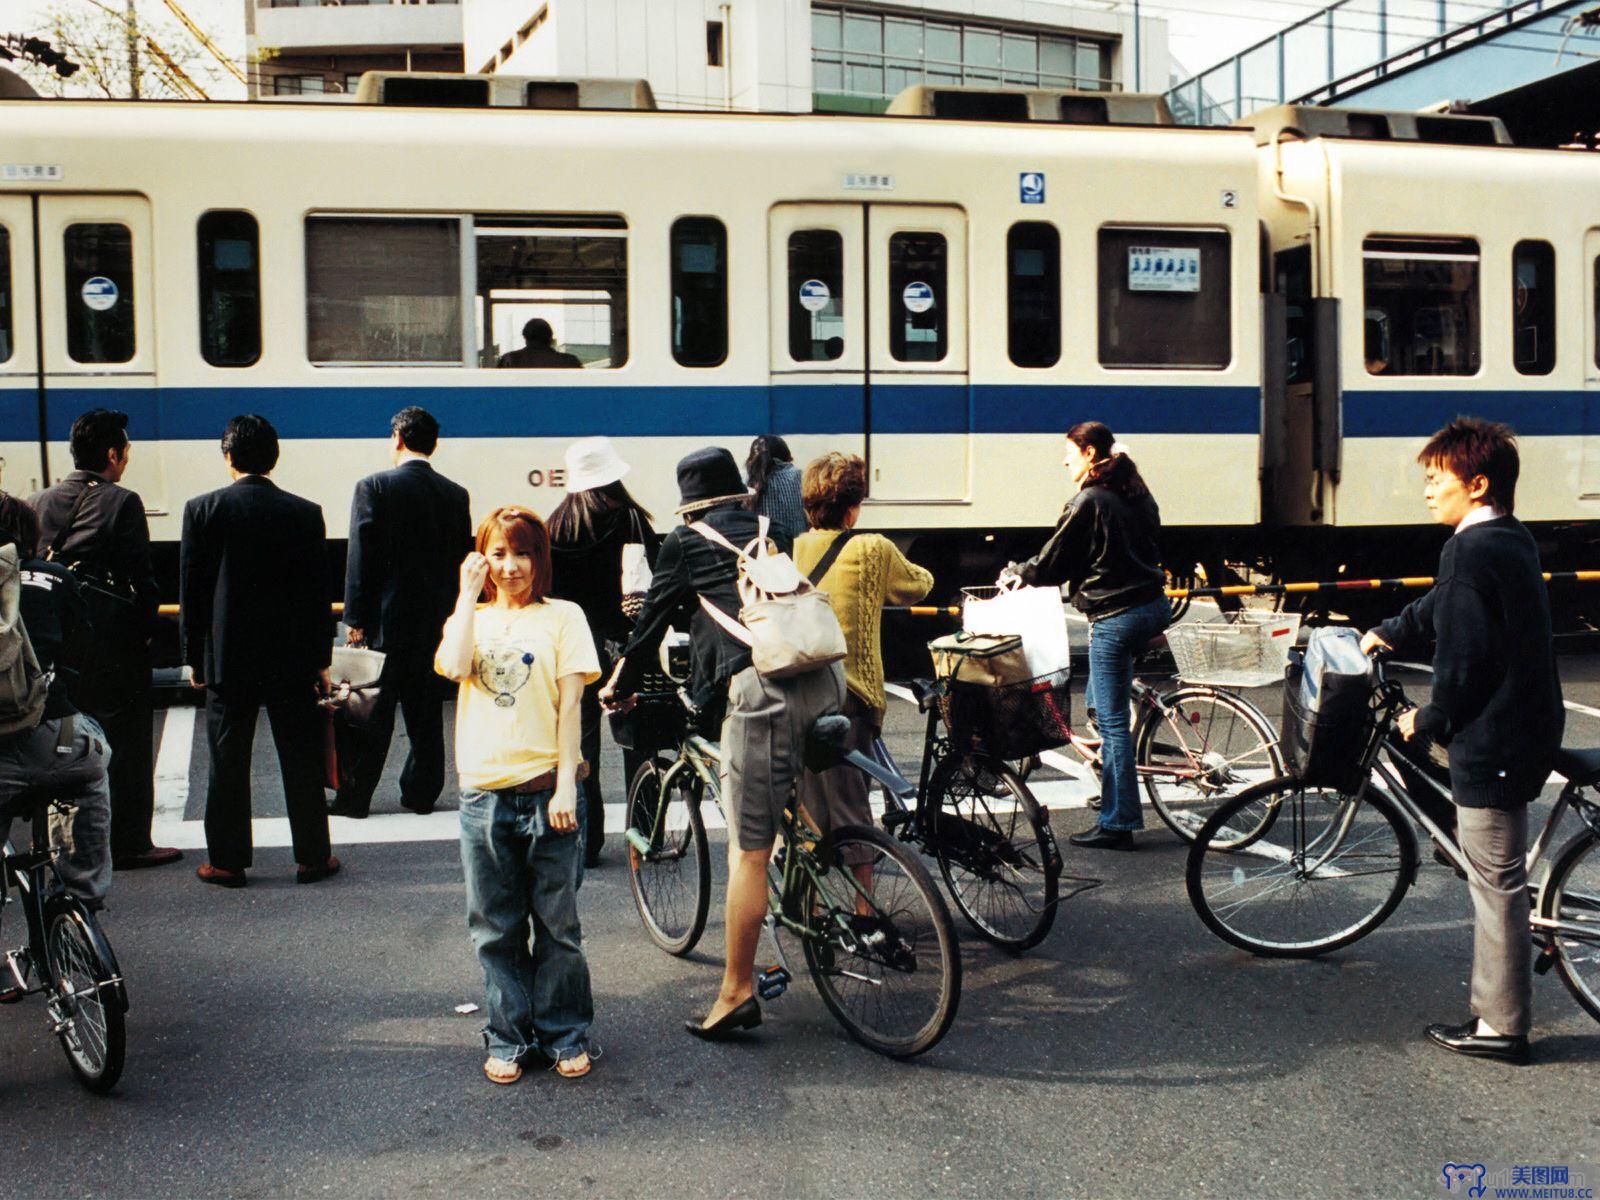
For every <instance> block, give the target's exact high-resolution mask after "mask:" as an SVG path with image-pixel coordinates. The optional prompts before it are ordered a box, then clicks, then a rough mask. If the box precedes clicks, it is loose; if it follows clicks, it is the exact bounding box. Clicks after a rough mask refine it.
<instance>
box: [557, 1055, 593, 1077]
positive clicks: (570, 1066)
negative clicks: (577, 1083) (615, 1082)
mask: <svg viewBox="0 0 1600 1200" xmlns="http://www.w3.org/2000/svg"><path fill="white" fill-rule="evenodd" d="M579 1060H582V1062H583V1065H582V1066H581V1067H580V1066H578V1062H579ZM592 1070H594V1059H593V1057H592V1056H591V1055H588V1054H580V1055H578V1056H576V1057H574V1058H563V1059H561V1060H560V1061H559V1062H557V1063H556V1065H555V1073H556V1074H557V1075H559V1076H561V1078H563V1079H582V1078H583V1077H584V1076H585V1075H587V1074H588V1073H589V1072H590V1071H592Z"/></svg>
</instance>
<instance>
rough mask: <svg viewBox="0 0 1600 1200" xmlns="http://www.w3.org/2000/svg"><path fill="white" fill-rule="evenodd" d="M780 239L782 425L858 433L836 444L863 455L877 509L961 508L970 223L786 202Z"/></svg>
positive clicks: (778, 212)
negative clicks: (952, 504)
mask: <svg viewBox="0 0 1600 1200" xmlns="http://www.w3.org/2000/svg"><path fill="white" fill-rule="evenodd" d="M771 234H772V237H771V281H772V282H771V287H772V292H773V297H772V383H773V397H774V402H773V414H772V417H773V425H774V428H776V429H778V431H779V432H786V431H787V429H788V428H794V429H805V430H807V431H811V432H834V431H849V435H850V436H849V437H847V438H845V439H843V440H842V441H840V442H839V443H837V444H836V445H835V447H834V448H837V449H848V450H852V451H854V452H856V453H860V454H862V455H864V457H865V458H866V459H867V479H868V494H869V497H870V498H871V499H872V500H874V501H880V502H890V503H906V502H909V503H919V502H921V503H928V502H934V503H937V502H946V501H956V500H964V499H965V498H966V497H967V495H968V491H969V482H968V470H969V449H968V440H969V438H968V435H969V432H970V429H971V423H970V411H971V410H970V401H969V390H968V374H967V282H966V279H967V277H966V266H967V256H966V218H965V216H964V215H963V214H962V212H961V211H960V210H959V209H955V208H948V207H940V206H923V205H898V204H870V205H867V204H784V205H779V206H778V207H776V208H775V209H773V213H772V226H771ZM796 386H801V387H804V388H805V389H806V390H805V392H804V393H796V394H795V395H794V396H793V397H791V396H789V395H787V394H786V389H790V388H793V387H796ZM802 397H803V398H802ZM796 401H799V403H796ZM786 418H788V420H787V421H786ZM857 431H859V433H857Z"/></svg>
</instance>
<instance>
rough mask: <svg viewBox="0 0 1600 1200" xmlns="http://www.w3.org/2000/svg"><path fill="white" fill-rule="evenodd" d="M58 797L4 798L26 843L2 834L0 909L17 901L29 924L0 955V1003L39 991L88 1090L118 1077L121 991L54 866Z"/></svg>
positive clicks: (122, 1049)
mask: <svg viewBox="0 0 1600 1200" xmlns="http://www.w3.org/2000/svg"><path fill="white" fill-rule="evenodd" d="M57 804H58V801H57V800H56V798H55V797H54V796H52V795H50V794H49V793H47V792H45V791H44V790H43V789H37V788H34V789H28V790H26V791H24V792H22V793H21V794H19V795H18V796H16V797H14V798H13V799H11V800H10V801H8V802H7V804H6V806H5V809H6V812H7V813H8V814H12V815H16V816H27V817H29V818H30V819H31V823H32V829H33V844H32V846H31V847H30V848H29V849H28V850H27V851H25V852H24V851H19V850H17V849H16V848H15V846H14V845H13V844H12V842H11V840H10V838H9V837H8V838H7V839H6V841H5V846H4V851H3V860H0V913H3V911H4V909H5V906H6V905H8V904H11V903H15V902H20V903H21V905H22V911H23V915H24V916H25V917H26V919H27V924H28V940H27V941H26V942H25V943H24V944H23V945H22V946H20V947H18V948H17V949H15V950H11V951H8V952H6V954H5V955H4V958H3V960H0V1004H16V1003H19V1002H21V1001H22V1000H24V999H26V998H27V997H28V996H32V995H37V994H43V995H44V997H45V1010H46V1013H47V1015H48V1022H49V1026H50V1032H51V1033H53V1034H55V1035H56V1037H57V1038H58V1039H59V1040H60V1042H61V1047H62V1049H63V1050H64V1051H65V1052H66V1055H67V1062H68V1064H69V1065H70V1066H71V1067H72V1071H73V1074H74V1075H76V1076H77V1077H78V1081H79V1082H80V1083H82V1084H83V1085H84V1086H85V1087H86V1088H88V1089H89V1090H90V1091H92V1092H100V1093H104V1092H109V1091H110V1090H111V1089H112V1088H113V1087H115V1086H116V1083H117V1080H118V1079H120V1078H121V1077H122V1068H123V1062H124V1059H125V1055H126V1050H127V1031H126V1023H125V1014H126V1013H127V1011H128V992H127V987H126V985H125V984H124V982H123V978H122V972H121V970H120V968H118V966H117V960H116V956H115V955H114V954H113V953H112V952H111V945H110V943H109V942H107V941H106V937H105V934H104V933H103V932H101V929H100V924H99V922H98V921H97V920H96V919H95V916H94V914H93V913H92V912H90V911H89V909H88V908H87V907H86V906H85V905H84V903H83V902H82V901H81V900H79V899H78V898H77V897H75V896H72V895H70V894H68V892H67V891H66V889H65V887H64V886H63V885H62V882H61V876H60V875H59V874H58V873H57V871H56V866H55V856H56V852H55V850H54V849H53V848H52V847H51V846H50V838H49V828H48V826H49V815H50V811H51V809H52V808H53V807H55V806H56V805H57ZM8 824H9V821H8ZM13 890H14V891H15V892H16V900H15V901H14V900H13V899H12V896H11V892H12V891H13Z"/></svg>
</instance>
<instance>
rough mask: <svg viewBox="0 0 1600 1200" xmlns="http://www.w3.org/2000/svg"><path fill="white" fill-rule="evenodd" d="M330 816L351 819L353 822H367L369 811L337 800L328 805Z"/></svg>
mask: <svg viewBox="0 0 1600 1200" xmlns="http://www.w3.org/2000/svg"><path fill="white" fill-rule="evenodd" d="M328 815H329V816H330V817H349V818H350V819H351V820H352V821H365V820H366V819H367V810H366V809H364V808H356V807H355V806H354V805H352V804H345V803H344V802H342V801H339V800H335V801H334V802H333V803H332V804H330V805H328Z"/></svg>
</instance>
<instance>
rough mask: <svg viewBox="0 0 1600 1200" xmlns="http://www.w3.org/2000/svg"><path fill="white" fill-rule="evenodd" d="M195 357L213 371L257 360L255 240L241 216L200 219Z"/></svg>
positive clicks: (252, 222)
mask: <svg viewBox="0 0 1600 1200" xmlns="http://www.w3.org/2000/svg"><path fill="white" fill-rule="evenodd" d="M198 232H199V243H200V354H201V356H202V357H203V358H204V359H205V360H206V361H207V362H208V363H210V364H211V365H212V366H213V367H248V366H252V365H253V364H254V363H255V362H256V361H257V360H259V359H260V358H261V254H260V247H261V238H260V233H259V231H258V230H257V228H256V219H255V218H254V217H253V216H251V215H250V214H249V213H247V212H208V213H206V215H205V216H203V217H201V218H200V224H199V231H198Z"/></svg>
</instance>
